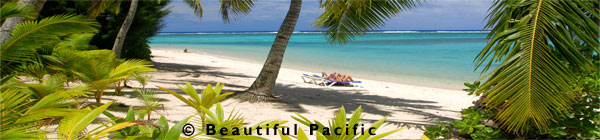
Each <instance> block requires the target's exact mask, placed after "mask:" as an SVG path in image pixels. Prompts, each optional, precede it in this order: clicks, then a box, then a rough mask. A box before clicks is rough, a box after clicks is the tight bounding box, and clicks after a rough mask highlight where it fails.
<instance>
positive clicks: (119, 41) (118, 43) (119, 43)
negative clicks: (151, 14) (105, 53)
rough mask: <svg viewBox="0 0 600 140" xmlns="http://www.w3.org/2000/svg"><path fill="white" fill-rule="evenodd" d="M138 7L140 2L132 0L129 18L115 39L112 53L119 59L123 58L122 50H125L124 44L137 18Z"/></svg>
mask: <svg viewBox="0 0 600 140" xmlns="http://www.w3.org/2000/svg"><path fill="white" fill-rule="evenodd" d="M137 5H138V0H131V5H130V6H129V12H127V17H125V21H123V25H121V29H120V30H119V33H118V34H117V38H116V39H115V44H114V45H113V48H112V51H113V52H114V53H115V56H116V57H117V58H121V50H122V48H123V43H124V42H125V37H126V36H127V31H129V27H130V26H131V22H133V17H135V11H136V10H137Z"/></svg>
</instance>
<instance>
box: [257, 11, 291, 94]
mask: <svg viewBox="0 0 600 140" xmlns="http://www.w3.org/2000/svg"><path fill="white" fill-rule="evenodd" d="M301 8H302V0H292V1H290V8H289V10H288V12H287V14H286V16H285V19H283V23H281V26H280V27H279V31H278V32H277V37H276V38H275V41H274V42H273V45H272V46H271V51H269V56H268V57H267V60H266V61H265V64H264V65H263V68H262V70H261V71H260V74H259V75H258V77H257V78H256V80H254V83H252V85H251V86H250V88H249V89H248V90H247V92H248V93H250V95H252V96H250V100H251V101H255V100H256V101H264V100H267V99H269V98H272V95H271V94H270V93H271V90H272V89H273V86H275V80H277V75H278V74H279V69H280V68H281V62H282V61H283V54H284V53H285V48H286V47H287V44H288V41H289V40H290V37H292V33H293V32H294V28H295V27H296V21H297V20H298V17H299V16H300V9H301Z"/></svg>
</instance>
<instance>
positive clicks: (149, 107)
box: [133, 89, 164, 120]
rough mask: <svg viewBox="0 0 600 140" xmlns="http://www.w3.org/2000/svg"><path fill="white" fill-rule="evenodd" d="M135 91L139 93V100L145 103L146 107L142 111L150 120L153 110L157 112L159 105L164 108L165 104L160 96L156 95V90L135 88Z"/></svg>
mask: <svg viewBox="0 0 600 140" xmlns="http://www.w3.org/2000/svg"><path fill="white" fill-rule="evenodd" d="M133 92H135V93H136V94H137V98H138V100H140V101H141V102H142V103H143V104H144V109H142V110H140V111H141V113H142V114H147V116H148V120H150V116H151V115H152V112H155V111H156V110H157V109H158V108H159V107H163V108H164V106H163V104H160V102H159V98H157V97H156V93H154V91H152V90H148V89H142V90H139V89H135V90H134V91H133Z"/></svg>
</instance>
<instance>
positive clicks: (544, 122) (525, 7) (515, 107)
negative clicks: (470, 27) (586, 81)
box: [475, 0, 600, 132]
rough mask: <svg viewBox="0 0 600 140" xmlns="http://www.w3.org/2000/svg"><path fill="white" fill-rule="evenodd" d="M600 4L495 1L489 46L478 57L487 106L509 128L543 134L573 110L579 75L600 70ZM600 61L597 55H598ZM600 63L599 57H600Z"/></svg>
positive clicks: (583, 2)
mask: <svg viewBox="0 0 600 140" xmlns="http://www.w3.org/2000/svg"><path fill="white" fill-rule="evenodd" d="M598 5H600V1H554V0H532V1H495V2H494V3H493V5H492V7H491V8H490V14H489V15H488V19H489V21H488V24H487V26H486V27H487V28H491V29H492V30H491V32H490V33H489V35H488V39H489V43H488V44H487V45H486V46H485V47H484V49H483V50H482V51H481V52H480V53H479V55H478V56H477V57H476V59H475V61H476V62H477V65H476V66H477V68H480V67H481V66H483V71H484V72H486V71H488V70H489V69H490V68H491V66H492V64H493V63H494V62H500V65H499V66H497V67H496V68H494V69H493V70H491V71H489V73H488V74H486V75H485V76H484V77H483V78H482V80H485V82H483V83H482V85H481V88H480V89H479V90H477V91H476V92H479V93H483V95H484V96H483V97H482V100H481V101H482V102H481V105H482V106H484V107H485V108H486V109H488V110H496V111H497V113H495V114H494V115H493V116H494V119H495V121H496V122H497V123H498V124H499V125H500V126H501V127H502V128H504V129H506V130H509V131H512V132H524V131H527V128H528V127H529V126H531V125H533V126H535V127H537V128H538V129H544V128H547V126H548V124H549V123H551V122H552V121H553V120H555V119H556V118H557V117H560V116H561V115H562V114H563V113H565V112H567V111H569V109H570V105H571V103H573V102H574V101H576V99H577V97H578V95H576V94H574V93H572V92H570V91H572V88H571V87H572V86H573V85H575V81H577V79H576V75H577V73H583V74H584V75H585V74H589V73H591V72H592V71H598V66H597V65H596V66H595V65H594V64H593V63H592V60H593V59H594V58H592V55H597V54H598V52H599V50H600V49H599V46H600V43H599V41H598V38H599V36H598V29H599V28H598V25H599V21H598V19H600V15H599V13H600V8H599V7H598ZM596 57H597V56H596ZM596 59H597V58H596Z"/></svg>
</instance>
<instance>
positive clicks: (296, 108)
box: [274, 84, 456, 124]
mask: <svg viewBox="0 0 600 140" xmlns="http://www.w3.org/2000/svg"><path fill="white" fill-rule="evenodd" d="M364 92H365V91H364V90H361V89H360V88H356V89H348V88H343V89H342V88H339V89H336V88H304V87H297V86H292V85H283V84H277V86H276V87H275V89H274V94H275V95H276V96H278V97H279V99H280V101H281V102H283V103H285V104H284V106H279V108H281V109H284V110H287V111H291V112H299V113H304V112H307V110H305V109H304V108H302V107H301V106H300V104H303V105H313V106H322V107H327V108H328V109H338V108H339V107H340V106H342V105H343V106H344V107H345V108H346V111H349V112H350V111H354V109H356V108H358V106H362V108H363V112H365V113H370V114H376V115H382V116H388V115H391V113H393V112H405V113H410V114H415V115H420V116H424V117H427V118H428V120H432V122H429V123H430V124H432V123H435V122H436V121H446V120H454V119H453V118H449V117H445V116H441V115H437V114H435V113H429V112H425V111H423V110H425V109H427V110H435V111H449V110H445V109H442V108H441V106H437V105H434V104H435V103H437V102H433V101H426V100H411V99H403V98H390V97H385V96H379V95H367V94H364ZM376 106H385V107H386V110H382V109H379V108H378V107H376ZM452 112H456V111H452ZM332 115H333V114H332Z"/></svg>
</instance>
